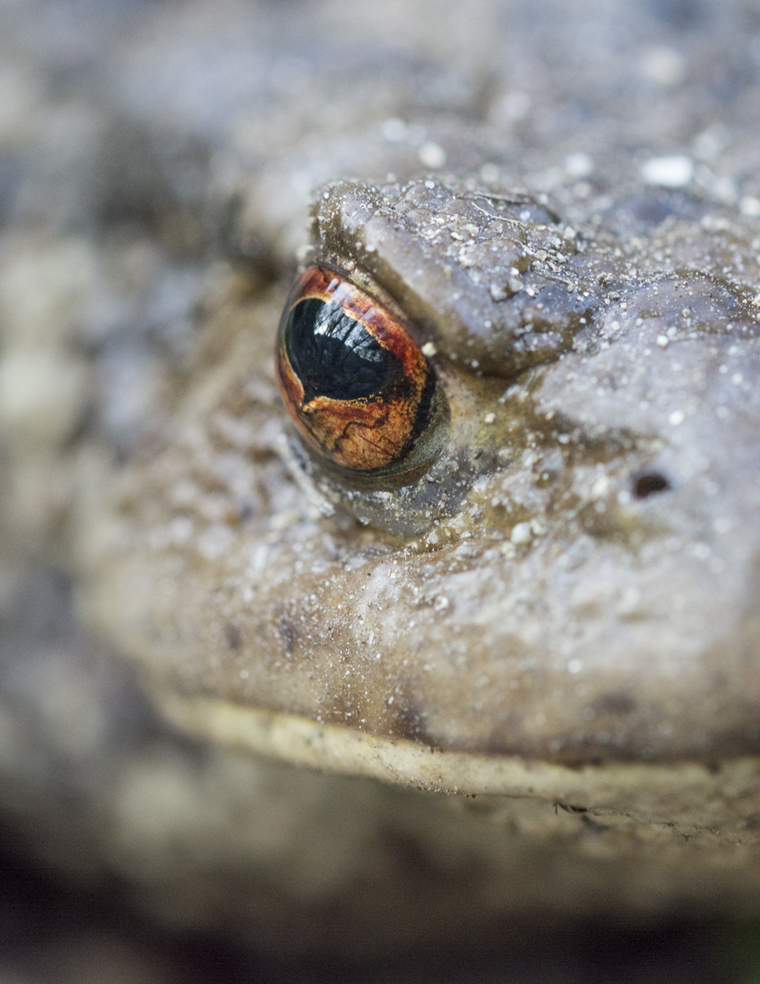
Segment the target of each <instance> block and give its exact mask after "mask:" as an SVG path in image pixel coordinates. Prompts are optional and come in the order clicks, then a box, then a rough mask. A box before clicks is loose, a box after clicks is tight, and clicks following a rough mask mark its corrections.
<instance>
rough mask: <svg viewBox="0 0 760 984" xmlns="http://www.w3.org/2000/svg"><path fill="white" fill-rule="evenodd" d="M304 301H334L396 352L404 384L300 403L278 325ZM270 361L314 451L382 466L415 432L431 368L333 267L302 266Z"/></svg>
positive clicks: (360, 467) (355, 467)
mask: <svg viewBox="0 0 760 984" xmlns="http://www.w3.org/2000/svg"><path fill="white" fill-rule="evenodd" d="M310 298H314V299H317V300H321V301H324V302H327V303H336V302H337V303H339V304H340V306H341V309H342V310H343V311H344V312H345V313H346V314H347V315H348V316H349V317H350V318H352V319H353V320H355V321H357V322H359V324H361V325H362V326H363V327H364V328H365V330H366V331H367V332H368V333H369V334H370V335H372V337H373V338H375V339H376V340H377V342H378V343H379V344H380V345H381V346H382V347H383V348H384V349H385V350H386V351H388V352H390V353H391V354H392V355H393V356H394V357H395V359H396V361H397V363H398V364H399V366H400V375H401V378H402V379H403V380H404V381H405V383H406V385H405V386H404V387H402V388H397V391H396V392H386V393H382V392H381V393H379V394H378V395H377V396H376V397H374V396H373V397H361V398H357V399H353V400H337V399H333V398H330V397H325V396H317V397H315V398H313V399H312V400H310V401H309V402H308V403H307V404H304V397H305V393H304V387H303V385H302V383H301V381H300V379H299V378H298V376H297V375H296V373H295V371H294V369H293V366H292V364H291V362H290V358H289V356H288V352H287V350H286V347H285V342H284V326H285V325H286V324H287V323H288V321H289V319H290V316H291V314H292V311H293V309H294V308H295V307H296V305H298V304H300V303H301V302H302V301H304V300H308V299H310ZM276 363H277V377H278V383H279V386H280V393H281V395H282V398H283V402H284V403H285V406H286V408H287V409H288V412H289V413H290V416H291V418H292V419H293V422H294V424H295V425H296V428H297V429H298V431H299V433H300V434H301V436H302V437H303V438H304V439H305V440H306V441H307V443H308V444H309V445H310V446H311V447H312V448H314V449H315V450H316V451H318V452H319V453H320V454H322V455H324V456H326V457H327V458H328V459H329V460H330V461H331V462H333V463H334V464H337V465H339V466H341V467H343V468H346V469H349V470H351V471H358V472H371V471H379V470H383V469H386V468H388V467H390V466H392V465H393V464H394V463H395V462H397V461H399V460H400V459H402V458H403V456H404V453H405V451H406V450H407V448H408V445H409V444H410V442H411V441H412V440H413V438H414V437H415V436H416V432H417V429H418V416H419V412H420V405H421V403H422V402H423V394H424V393H425V390H426V386H427V384H428V377H429V373H430V368H429V366H428V362H427V359H426V358H425V356H424V355H423V353H422V350H421V349H420V347H419V345H418V344H417V342H416V341H415V340H414V339H413V338H412V336H411V334H410V333H409V331H408V329H407V328H406V327H405V326H404V325H403V324H402V323H401V322H399V321H398V320H397V319H396V318H394V317H393V316H392V315H391V314H389V313H388V312H387V311H386V310H385V309H384V308H382V307H380V306H379V305H378V304H377V302H376V301H375V300H374V299H373V298H372V297H370V296H369V295H368V294H365V293H364V291H362V290H360V288H358V287H356V286H355V285H354V284H352V283H351V282H350V281H348V280H346V279H345V278H343V277H341V276H340V275H339V274H337V273H335V272H334V271H332V270H328V269H325V268H323V267H310V268H309V269H307V270H306V271H305V273H304V274H303V276H302V277H301V278H300V280H299V281H298V283H297V285H296V287H295V288H294V290H293V292H292V294H291V297H290V299H289V301H288V304H287V305H286V308H285V312H284V314H283V318H282V322H281V326H280V333H279V342H278V358H277V360H276Z"/></svg>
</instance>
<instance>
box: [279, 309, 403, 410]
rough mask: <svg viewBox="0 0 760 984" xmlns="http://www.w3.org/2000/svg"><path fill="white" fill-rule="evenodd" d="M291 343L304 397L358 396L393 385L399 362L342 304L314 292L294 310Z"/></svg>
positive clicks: (290, 321) (290, 352)
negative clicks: (390, 383) (322, 299)
mask: <svg viewBox="0 0 760 984" xmlns="http://www.w3.org/2000/svg"><path fill="white" fill-rule="evenodd" d="M285 344H286V346H287V350H288V356H289V358H290V364H291V365H292V367H293V371H294V372H295V373H296V375H297V376H298V378H299V379H300V380H301V385H302V386H303V388H304V402H305V403H308V402H309V401H310V400H313V399H314V398H315V397H317V396H326V397H328V398H330V399H332V400H357V399H361V398H362V397H368V396H372V395H373V394H377V393H378V392H379V391H381V390H384V389H386V388H387V386H388V384H389V382H390V379H391V377H392V376H393V375H395V374H396V373H395V372H394V370H397V367H398V361H397V359H396V358H395V356H394V355H393V354H392V353H391V352H389V351H388V350H387V349H384V348H383V347H382V345H380V344H379V342H378V341H377V339H375V338H373V337H372V335H370V333H369V332H368V331H367V329H366V328H365V327H364V326H363V325H362V324H360V323H359V322H358V321H356V320H355V319H354V318H352V317H351V316H350V315H348V314H346V313H345V311H343V309H342V308H341V306H340V304H337V303H336V302H334V301H333V302H330V301H321V300H319V299H318V298H316V297H309V298H307V299H306V300H303V301H299V303H298V304H296V305H295V307H294V308H293V310H292V311H291V312H290V317H289V318H288V323H287V325H286V328H285Z"/></svg>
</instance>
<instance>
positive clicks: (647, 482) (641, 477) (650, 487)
mask: <svg viewBox="0 0 760 984" xmlns="http://www.w3.org/2000/svg"><path fill="white" fill-rule="evenodd" d="M669 488H670V482H669V481H668V480H667V478H666V477H665V476H664V475H663V474H662V472H657V471H648V472H639V474H638V475H636V476H634V479H633V494H634V496H635V498H637V499H648V498H649V496H650V495H657V494H658V493H659V492H667V491H668V489H669Z"/></svg>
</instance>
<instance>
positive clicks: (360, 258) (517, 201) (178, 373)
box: [0, 2, 760, 951]
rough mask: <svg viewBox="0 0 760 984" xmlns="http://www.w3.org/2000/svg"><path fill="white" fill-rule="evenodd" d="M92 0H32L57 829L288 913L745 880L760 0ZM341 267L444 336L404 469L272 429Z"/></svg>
mask: <svg viewBox="0 0 760 984" xmlns="http://www.w3.org/2000/svg"><path fill="white" fill-rule="evenodd" d="M78 9H79V8H77V6H76V5H75V4H72V5H69V6H67V5H57V6H46V5H44V4H42V5H39V7H37V6H35V9H34V11H33V13H32V12H30V11H26V12H25V11H24V10H22V9H20V8H18V7H16V8H14V7H13V5H6V7H5V8H3V14H4V16H5V17H6V19H7V22H8V25H9V29H8V31H6V32H5V35H4V36H5V39H6V40H5V41H4V42H3V44H4V46H5V48H6V56H7V65H8V68H7V70H6V71H7V75H8V79H7V91H8V93H9V98H8V108H7V111H6V113H5V115H4V116H3V117H2V131H1V132H0V138H1V140H2V148H3V155H4V156H3V158H2V160H3V162H4V164H3V171H2V175H1V176H0V177H2V182H3V185H2V187H3V197H2V206H3V208H4V210H5V225H4V227H3V232H2V244H1V246H0V248H1V249H2V269H1V270H0V297H1V299H2V310H3V337H2V364H1V365H0V374H1V377H0V378H2V383H3V386H2V389H1V390H0V391H1V392H2V394H3V395H2V408H1V409H2V425H3V453H4V462H5V465H6V467H5V468H4V472H3V483H4V507H3V516H2V524H3V548H2V549H3V568H2V573H3V582H2V583H3V606H4V608H3V610H4V611H5V612H6V615H5V616H4V637H3V638H4V640H5V642H4V647H3V653H4V662H3V667H4V669H3V679H2V682H3V688H4V689H3V694H4V697H3V704H2V710H3V718H2V722H3V728H4V731H3V734H4V735H6V738H5V740H4V744H3V763H4V764H3V768H4V770H5V774H6V776H7V777H8V781H7V782H6V783H5V788H6V789H7V790H8V792H7V793H6V795H5V802H6V809H8V810H9V811H11V815H12V816H16V817H22V818H25V819H24V821H23V822H24V823H25V824H26V827H27V831H26V834H25V836H26V837H27V838H28V839H29V840H31V841H32V842H34V843H35V844H36V850H38V851H40V852H42V854H43V856H44V857H46V859H48V860H50V861H51V862H52V863H55V864H57V865H61V866H63V867H67V868H69V869H72V870H75V871H78V872H79V874H80V876H82V872H87V873H89V874H93V873H94V875H97V874H98V873H102V872H103V871H109V872H116V873H118V874H119V875H120V876H123V877H124V878H126V880H127V882H128V883H129V884H130V885H132V886H133V891H134V894H135V895H136V897H137V898H138V899H140V900H141V902H142V903H143V904H145V905H147V906H149V907H150V908H151V909H152V910H153V911H154V912H157V913H159V914H161V916H162V917H163V918H166V919H169V920H172V921H174V922H175V923H179V924H189V925H202V926H212V927H219V926H223V927H224V928H225V930H226V931H227V932H229V933H231V934H235V935H241V936H244V937H247V938H253V939H256V940H257V941H258V942H259V943H261V944H262V945H267V946H271V947H274V948H277V947H281V946H286V945H290V944H292V941H293V938H294V936H293V934H294V933H296V936H297V938H298V940H299V941H300V945H301V946H303V947H304V948H306V949H309V948H317V949H319V948H322V949H338V948H341V947H348V948H354V949H356V950H359V951H361V950H366V949H368V948H369V949H371V948H373V947H374V948H378V949H385V950H389V949H391V948H392V947H394V946H397V945H406V946H409V945H411V944H412V943H413V942H414V941H416V940H420V939H423V938H424V939H434V938H436V936H441V935H446V936H447V937H450V936H451V934H452V933H454V934H455V935H456V934H458V935H459V936H461V937H466V936H467V935H468V933H470V932H471V930H472V927H476V926H481V927H482V926H488V925H492V924H493V923H494V921H497V920H499V919H502V918H504V917H507V916H508V917H509V918H510V919H512V920H517V921H519V918H520V917H526V918H530V917H531V915H532V914H535V913H537V912H540V913H547V912H552V913H554V914H557V913H559V914H562V915H564V916H568V915H578V914H581V915H582V914H586V913H589V912H602V911H609V910H613V911H618V912H620V913H621V914H625V913H628V912H631V911H635V912H638V913H641V912H648V911H655V912H656V911H662V910H663V909H668V908H670V909H673V908H676V909H677V908H678V906H679V905H683V904H685V902H687V901H688V902H689V904H692V905H702V906H706V907H710V906H716V905H725V904H728V903H731V904H735V905H740V904H745V903H748V902H751V900H753V899H756V898H757V892H758V883H759V881H760V869H758V866H757V864H758V863H757V858H756V855H755V850H756V848H755V847H754V845H755V842H756V837H757V834H756V828H757V816H758V814H759V813H760V803H758V796H757V792H756V789H757V778H758V772H759V770H760V760H758V759H757V757H756V756H757V754H758V744H759V743H760V729H759V728H758V724H757V704H758V696H757V695H758V693H759V690H758V679H757V665H758V623H757V615H756V610H757V602H758V592H760V586H759V584H758V556H759V554H758V546H759V544H758V542H757V541H758V538H759V537H760V532H758V531H760V524H759V523H758V510H759V509H760V491H758V489H759V488H760V486H758V481H757V477H758V475H757V473H758V468H759V467H760V454H759V453H758V442H757V431H758V415H759V414H760V406H759V405H758V401H759V400H760V397H758V395H757V386H756V383H757V377H758V350H757V335H758V331H759V330H760V328H759V326H758V314H759V313H760V307H759V306H758V297H760V295H758V293H757V266H758V262H759V261H758V256H759V255H760V223H759V222H758V216H759V215H760V183H758V179H757V174H758V163H759V161H758V158H759V157H760V146H759V145H758V142H757V137H756V132H757V126H756V122H757V121H758V115H760V105H758V98H757V93H758V91H760V90H758V87H757V75H758V72H760V68H758V60H759V59H758V50H759V49H758V45H760V40H758V39H760V33H757V32H760V22H758V19H757V15H756V12H755V11H754V10H753V8H752V6H751V5H746V6H743V5H741V4H738V3H736V4H724V5H721V6H720V8H718V7H717V6H716V7H715V8H713V7H710V6H708V5H703V4H689V3H675V2H673V3H666V4H659V5H655V4H620V5H616V4H603V5H602V4H600V5H598V6H594V5H589V4H570V5H567V4H563V5H553V4H551V3H548V2H547V3H543V4H540V5H538V6H536V5H527V4H526V5H522V4H517V3H515V4H507V3H503V4H502V3H499V4H497V3H486V2H483V3H480V4H473V5H467V7H466V9H460V7H458V6H456V5H449V4H444V3H430V4H426V5H424V9H423V8H422V7H421V8H420V12H419V20H418V19H417V15H414V16H413V15H411V14H410V13H409V12H408V11H405V10H404V9H402V6H401V5H396V4H394V3H389V4H383V5H371V6H370V5H366V6H365V5H358V6H357V5H353V6H349V5H345V4H341V3H323V4H319V5H308V6H307V5H305V4H296V5H288V6H287V8H284V7H280V6H270V5H256V4H245V5H243V4H236V3H228V4H225V5H223V6H222V7H219V5H214V6H213V7H211V6H210V5H208V4H204V3H201V2H196V3H177V4H173V5H171V7H163V6H156V7H137V6H135V7H132V6H129V5H127V6H126V7H125V8H123V9H121V8H118V7H114V8H112V7H108V8H103V7H99V6H98V5H97V4H93V5H92V6H91V7H88V11H89V15H90V16H93V20H92V21H91V23H92V27H91V29H90V30H89V32H85V33H84V34H82V33H81V32H72V33H71V35H70V36H69V35H67V34H66V31H65V30H64V31H62V30H61V27H62V25H63V26H64V27H65V26H66V25H67V24H69V23H73V22H74V20H75V18H76V14H77V10H78ZM285 9H287V10H288V11H290V12H291V13H292V12H293V10H296V11H297V14H298V16H297V17H291V16H288V17H287V18H285V15H284V14H283V10H285ZM61 11H63V13H61ZM80 13H81V11H80ZM94 14H97V16H94ZM67 18H68V19H67ZM310 202H311V205H310ZM314 262H317V263H325V264H327V265H328V266H332V267H333V268H335V269H338V270H341V271H342V272H344V273H346V274H348V275H350V276H352V277H353V278H354V279H355V280H356V281H357V282H359V283H360V284H364V285H365V286H367V287H368V289H369V290H370V292H373V291H374V292H375V293H376V294H377V296H379V297H388V298H389V299H391V301H392V303H394V304H396V305H397V306H398V308H399V309H400V310H401V311H403V312H404V314H405V316H406V317H407V318H408V319H409V321H410V323H411V324H412V326H413V330H414V331H415V333H416V334H417V336H418V339H419V341H420V342H421V343H429V344H428V346H427V348H426V351H428V352H430V353H431V354H430V359H431V362H432V365H433V367H434V370H435V373H436V378H437V381H438V383H437V384H438V386H439V387H440V390H441V392H443V393H444V394H445V396H446V400H447V402H448V406H449V410H450V419H449V423H448V440H447V443H446V446H445V449H444V451H443V452H442V454H441V455H440V457H439V458H438V459H437V461H436V462H435V463H434V464H433V465H432V466H431V468H430V469H429V471H428V472H426V473H425V474H424V475H422V476H420V477H419V478H418V479H417V480H416V481H415V482H413V483H412V484H410V485H404V486H398V485H393V483H385V484H383V485H382V486H378V487H376V488H375V487H372V486H371V485H370V484H368V483H367V482H364V483H357V482H355V481H354V482H351V481H348V480H347V479H346V477H345V476H342V475H337V474H336V473H335V472H334V471H331V470H330V469H329V468H326V467H325V466H324V464H323V463H322V462H320V461H319V460H318V459H317V458H316V457H315V456H313V455H311V454H309V453H308V452H307V451H306V450H305V449H304V448H303V447H302V446H301V445H300V444H299V443H298V440H297V438H296V437H295V436H294V434H293V432H292V430H291V428H290V426H289V424H288V423H287V418H286V415H285V412H284V410H283V408H282V406H281V404H280V403H279V400H278V398H277V395H276V387H275V383H274V376H273V368H272V358H271V354H270V353H271V352H272V349H273V345H274V334H275V330H276V325H277V322H278V320H279V314H280V310H281V307H282V305H283V303H284V300H285V298H286V296H287V292H288V290H289V288H290V285H291V282H292V280H293V278H294V276H295V275H296V271H297V265H298V264H299V263H300V264H301V266H303V265H305V264H310V263H314ZM50 568H54V569H55V570H56V571H58V574H57V575H56V576H55V577H53V578H52V579H51V575H49V574H45V573H41V571H43V569H44V570H48V569H50ZM61 578H64V579H65V580H66V582H67V584H68V585H73V586H74V595H75V598H76V606H75V607H76V611H77V612H78V613H79V614H78V616H77V617H76V618H74V617H73V616H72V615H71V614H70V613H67V605H66V591H67V590H69V588H66V590H64V589H63V588H60V587H59V585H60V584H61V583H62V581H61ZM19 599H26V601H25V602H24V603H22V601H21V600H19ZM85 625H87V626H89V628H87V629H85V627H84V626H85ZM91 632H94V633H95V634H94V635H90V634H88V633H91ZM113 653H117V654H119V655H118V656H115V655H112V654H113ZM124 656H127V657H131V658H132V659H133V660H135V661H136V664H137V665H138V667H139V671H138V673H139V677H140V680H141V685H142V688H143V690H144V692H145V693H146V694H148V695H149V697H150V700H151V701H152V702H153V703H154V705H155V706H156V707H157V708H159V710H160V712H161V713H162V714H163V715H166V716H167V717H168V719H169V720H170V721H171V722H173V725H172V726H179V727H180V728H181V729H182V730H184V731H188V730H189V731H190V732H191V733H193V734H195V736H196V739H197V743H195V744H194V743H192V742H191V743H189V744H188V741H187V740H186V739H182V738H180V737H177V736H176V735H175V734H174V732H173V731H171V730H170V726H168V725H162V724H160V723H158V720H157V719H156V718H154V717H153V716H152V712H149V711H148V710H147V709H146V706H145V703H144V698H143V697H142V696H141V695H140V694H139V693H138V692H137V691H136V690H135V684H134V683H133V682H130V678H129V674H128V672H127V671H126V670H124V669H123V668H122V667H121V664H120V659H121V658H122V657H124ZM115 711H118V713H115ZM228 745H231V746H233V748H235V747H237V750H233V751H229V750H226V746H228ZM241 748H242V750H241ZM251 749H252V750H253V751H254V752H256V753H261V752H264V753H266V754H267V755H269V756H274V757H275V758H280V759H284V760H292V761H295V762H299V763H304V764H309V765H317V766H320V767H323V768H326V769H328V770H330V771H342V772H349V773H352V772H356V773H362V774H364V775H370V776H375V777H380V778H383V779H391V780H394V781H396V782H398V783H401V784H408V785H412V786H422V787H425V788H427V789H429V790H444V791H448V792H451V791H459V792H468V793H473V794H474V793H477V794H484V793H485V794H488V795H487V796H486V797H485V798H483V797H481V798H479V799H478V800H476V801H475V804H474V805H473V802H472V801H471V800H464V799H462V798H456V797H454V798H452V797H446V796H443V795H441V794H433V793H432V792H428V793H425V794H421V793H419V792H416V791H406V790H402V789H391V788H390V787H384V786H379V785H376V784H374V783H371V782H367V781H361V780H352V779H348V778H343V777H337V776H332V775H328V774H324V775H323V774H316V773H309V772H303V771H296V770H294V769H293V768H292V767H290V766H279V765H277V764H275V763H272V762H270V761H267V760H265V759H261V758H256V757H252V756H251V755H250V754H249V752H250V750H251ZM72 790H75V791H76V795H74V796H73V801H72ZM505 794H511V796H510V795H505ZM72 802H73V803H74V805H73V806H72V805H71V803H72ZM62 803H66V804H67V812H66V813H65V815H61V812H60V811H61V804H62ZM557 803H559V804H562V805H564V806H569V807H572V811H571V812H567V811H564V812H560V813H557V807H556V804H557ZM53 811H59V812H58V814H57V819H56V820H55V821H54V820H52V819H51V815H52V812H53ZM178 845H179V846H178ZM233 871H234V873H235V874H234V876H233V874H231V872H233ZM538 871H541V872H542V874H541V877H536V872H538ZM444 884H445V887H446V888H445V891H442V890H441V886H442V885H444ZM515 886H518V887H519V890H517V889H516V888H515ZM579 895H580V896H581V900H580V901H579ZM378 899H380V900H382V901H381V902H378ZM463 913H466V917H465V916H464V915H463ZM326 927H328V928H326Z"/></svg>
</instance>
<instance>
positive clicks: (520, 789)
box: [154, 691, 760, 844]
mask: <svg viewBox="0 0 760 984" xmlns="http://www.w3.org/2000/svg"><path fill="white" fill-rule="evenodd" d="M154 699H155V700H156V702H157V704H158V707H159V709H160V711H161V712H162V713H163V714H164V716H165V717H166V718H167V719H168V720H169V721H170V722H171V723H173V724H174V725H175V726H176V727H177V728H179V729H180V730H181V731H184V732H186V733H190V734H192V735H194V736H195V737H197V738H199V739H205V740H211V741H214V742H219V743H221V744H223V745H226V746H229V747H232V748H237V749H244V750H248V751H251V752H254V753H257V754H259V755H262V756H264V757H266V758H273V759H279V760H281V761H284V762H289V763H291V764H294V765H300V766H307V767H311V768H316V769H322V770H326V771H330V772H338V773H343V774H347V775H355V776H368V777H372V778H375V779H379V780H382V781H384V782H389V783H394V784H397V785H403V786H412V787H415V788H418V789H424V790H428V791H431V792H438V793H454V794H456V793H460V794H469V795H485V796H505V797H514V798H529V799H539V800H544V801H546V802H549V803H554V804H563V805H571V806H573V807H576V808H582V809H585V810H588V811H589V812H592V813H594V814H597V813H600V814H602V815H604V814H608V815H612V814H616V815H619V816H623V817H627V818H629V819H630V820H633V821H636V822H638V823H642V824H659V825H665V826H668V827H671V828H673V829H674V831H675V832H678V833H679V834H683V835H689V834H692V833H700V832H702V833H705V832H706V833H710V834H715V835H720V834H721V833H724V834H728V836H729V838H730V841H731V843H733V844H737V843H755V842H756V841H757V839H758V837H757V835H756V834H755V833H754V832H752V831H749V830H745V829H743V828H744V827H745V826H746V825H745V824H744V823H742V820H743V819H744V818H746V817H748V816H749V815H751V814H753V813H756V812H758V810H760V757H758V756H743V757H738V758H734V759H730V760H728V761H726V762H725V763H724V764H723V765H722V766H721V768H720V769H719V770H718V771H715V770H714V769H713V770H711V769H710V768H708V766H706V765H704V764H702V763H700V762H696V761H688V760H683V761H674V762H666V763H663V762H652V763H631V762H606V763H602V764H599V765H585V766H581V767H570V766H564V765H560V764H556V763H551V762H540V761H537V760H532V759H527V758H523V757H521V756H517V755H485V754H477V753H469V752H461V751H446V750H443V749H440V748H433V747H430V746H429V745H422V744H418V743H416V742H413V741H409V740H408V739H404V738H392V737H386V736H378V735H373V734H370V733H368V732H364V731H359V730H356V729H352V728H350V727H348V726H346V725H342V724H332V723H321V722H317V721H313V720H310V719H309V718H306V717H302V716H300V715H295V714H286V713H282V712H278V711H271V710H265V709H260V708H253V707H245V706H243V705H240V704H235V703H232V702H230V701H226V700H222V699H219V698H213V697H197V696H196V697H193V696H181V695H178V694H175V693H171V694H170V693H167V692H165V691H164V692H159V693H158V694H154ZM737 824H738V826H737ZM722 828H727V829H725V830H722ZM720 839H723V838H722V837H721V838H720Z"/></svg>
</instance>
